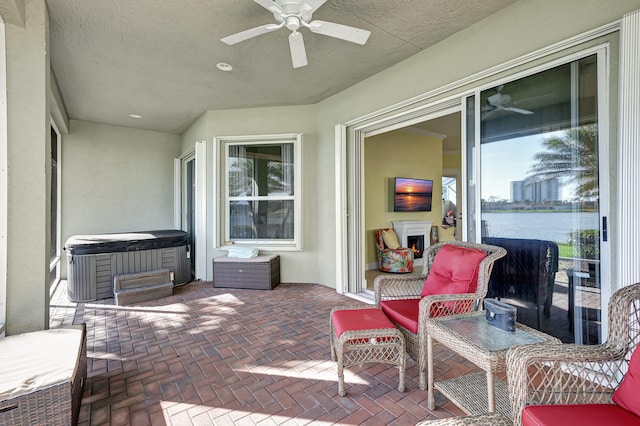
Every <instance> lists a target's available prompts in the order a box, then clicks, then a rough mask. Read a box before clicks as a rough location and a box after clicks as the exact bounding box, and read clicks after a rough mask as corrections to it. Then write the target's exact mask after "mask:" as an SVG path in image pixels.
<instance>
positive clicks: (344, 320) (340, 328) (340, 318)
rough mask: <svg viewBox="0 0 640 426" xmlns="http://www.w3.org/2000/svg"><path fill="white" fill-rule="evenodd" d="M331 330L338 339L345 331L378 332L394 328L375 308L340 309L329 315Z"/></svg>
mask: <svg viewBox="0 0 640 426" xmlns="http://www.w3.org/2000/svg"><path fill="white" fill-rule="evenodd" d="M331 321H332V322H333V329H334V330H335V331H336V336H337V337H340V335H341V334H342V333H344V332H345V331H360V330H379V329H382V328H395V326H394V325H393V324H392V323H391V321H389V318H387V317H386V315H385V314H384V313H383V312H382V311H381V310H380V309H377V308H369V309H366V308H365V309H342V310H338V311H334V312H333V313H332V314H331Z"/></svg>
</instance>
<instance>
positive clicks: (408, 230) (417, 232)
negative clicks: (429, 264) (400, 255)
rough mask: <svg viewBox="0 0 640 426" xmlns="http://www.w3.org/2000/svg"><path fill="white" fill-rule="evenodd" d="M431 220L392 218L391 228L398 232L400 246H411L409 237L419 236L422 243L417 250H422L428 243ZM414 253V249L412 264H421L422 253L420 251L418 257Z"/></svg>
mask: <svg viewBox="0 0 640 426" xmlns="http://www.w3.org/2000/svg"><path fill="white" fill-rule="evenodd" d="M431 222H432V221H430V220H394V221H393V229H394V230H395V231H396V234H398V241H399V242H400V247H409V248H412V247H411V246H410V245H409V240H410V237H421V238H422V241H423V244H422V248H421V249H420V250H419V251H422V252H424V250H426V249H427V247H429V245H430V239H429V237H430V233H431ZM412 245H413V244H412ZM417 249H419V247H417V245H416V250H417ZM415 254H416V253H415V251H414V261H413V264H414V266H417V265H422V253H420V257H419V258H418V257H416V256H415Z"/></svg>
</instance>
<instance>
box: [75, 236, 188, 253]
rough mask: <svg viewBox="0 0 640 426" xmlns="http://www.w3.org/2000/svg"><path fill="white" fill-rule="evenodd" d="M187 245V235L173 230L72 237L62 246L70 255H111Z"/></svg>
mask: <svg viewBox="0 0 640 426" xmlns="http://www.w3.org/2000/svg"><path fill="white" fill-rule="evenodd" d="M188 244H189V234H188V233H186V232H184V231H179V230H175V229H167V230H159V231H141V232H124V233H114V234H94V235H74V236H72V237H69V239H67V241H66V242H65V244H64V249H65V251H67V253H69V254H70V255H72V256H74V255H83V254H98V253H113V252H123V251H138V250H151V249H161V248H165V247H179V246H184V245H188Z"/></svg>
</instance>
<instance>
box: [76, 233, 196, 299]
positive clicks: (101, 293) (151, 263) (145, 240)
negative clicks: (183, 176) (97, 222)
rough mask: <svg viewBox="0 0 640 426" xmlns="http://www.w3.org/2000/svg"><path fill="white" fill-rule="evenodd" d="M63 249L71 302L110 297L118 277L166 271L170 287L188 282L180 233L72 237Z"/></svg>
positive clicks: (186, 237)
mask: <svg viewBox="0 0 640 426" xmlns="http://www.w3.org/2000/svg"><path fill="white" fill-rule="evenodd" d="M64 249H65V251H66V252H67V286H68V295H69V300H71V301H73V302H85V301H92V300H98V299H106V298H110V297H113V279H114V277H115V276H116V275H119V274H129V273H137V272H147V271H152V270H155V269H161V268H167V269H169V271H171V272H172V273H173V283H174V284H183V283H187V282H189V281H191V262H190V260H189V234H187V233H186V232H184V231H177V230H161V231H145V232H126V233H119V234H95V235H74V236H72V237H70V238H69V239H68V240H67V241H66V242H65V246H64Z"/></svg>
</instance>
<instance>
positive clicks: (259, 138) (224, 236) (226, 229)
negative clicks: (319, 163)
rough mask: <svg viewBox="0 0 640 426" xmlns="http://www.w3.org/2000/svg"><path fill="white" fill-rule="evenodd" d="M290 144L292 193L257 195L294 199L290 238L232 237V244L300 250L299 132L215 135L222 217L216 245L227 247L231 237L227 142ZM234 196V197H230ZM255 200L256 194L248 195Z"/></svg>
mask: <svg viewBox="0 0 640 426" xmlns="http://www.w3.org/2000/svg"><path fill="white" fill-rule="evenodd" d="M279 143H280V144H286V143H290V144H293V161H294V178H293V181H294V183H293V195H292V196H289V195H286V196H284V195H278V196H268V197H259V199H260V200H266V199H269V200H290V199H292V200H293V214H294V224H293V234H294V236H293V239H287V240H271V239H253V240H235V241H233V244H234V245H237V246H250V247H253V248H258V249H260V250H265V251H270V250H271V251H275V250H278V251H301V250H302V220H301V218H302V134H301V133H289V134H275V135H247V136H227V137H219V138H216V146H219V147H220V151H219V152H220V157H219V158H221V159H222V162H223V163H222V164H221V165H220V169H219V170H220V173H221V175H220V179H219V182H220V186H219V194H220V195H221V199H220V204H219V216H218V217H220V218H221V219H222V220H221V222H220V223H218V232H217V234H218V235H219V236H220V238H221V240H220V241H218V248H219V249H223V250H224V249H225V248H228V247H229V245H230V244H229V243H230V242H231V241H230V238H229V235H230V220H229V202H230V201H231V200H230V198H231V197H230V196H229V185H228V164H229V161H228V160H229V149H228V148H229V146H230V145H273V144H279ZM233 198H234V200H237V199H238V198H237V197H233ZM248 198H250V199H251V200H255V199H256V197H248Z"/></svg>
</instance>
